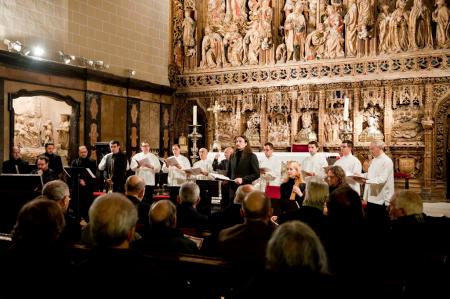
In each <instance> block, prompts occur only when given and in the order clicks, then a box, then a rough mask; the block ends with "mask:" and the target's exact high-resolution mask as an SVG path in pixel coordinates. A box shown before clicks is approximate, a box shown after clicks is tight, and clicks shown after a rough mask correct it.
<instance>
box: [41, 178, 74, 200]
mask: <svg viewBox="0 0 450 299" xmlns="http://www.w3.org/2000/svg"><path fill="white" fill-rule="evenodd" d="M68 193H69V186H67V184H66V183H64V182H63V181H61V180H56V181H50V182H48V183H47V184H45V185H44V188H43V189H42V195H44V196H45V197H47V198H48V199H50V200H54V201H60V200H63V199H64V198H65V197H66V196H67V194H68Z"/></svg>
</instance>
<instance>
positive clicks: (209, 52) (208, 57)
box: [200, 26, 225, 69]
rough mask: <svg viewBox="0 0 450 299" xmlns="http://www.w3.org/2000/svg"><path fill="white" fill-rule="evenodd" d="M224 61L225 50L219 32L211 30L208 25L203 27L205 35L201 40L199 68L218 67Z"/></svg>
mask: <svg viewBox="0 0 450 299" xmlns="http://www.w3.org/2000/svg"><path fill="white" fill-rule="evenodd" d="M224 62H225V52H224V47H223V41H222V37H221V36H220V34H218V33H215V32H213V31H212V29H211V27H210V26H206V27H205V36H204V37H203V41H202V60H201V61H200V68H210V69H213V68H219V67H222V65H223V63H224Z"/></svg>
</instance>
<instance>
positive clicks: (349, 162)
mask: <svg viewBox="0 0 450 299" xmlns="http://www.w3.org/2000/svg"><path fill="white" fill-rule="evenodd" d="M334 165H335V166H340V167H342V169H344V171H345V174H346V175H347V177H346V182H347V184H349V185H350V187H352V189H353V190H355V191H356V192H357V193H358V195H361V188H360V186H359V183H357V182H356V181H355V180H354V179H352V178H350V177H348V176H349V175H353V174H355V173H357V174H359V173H361V172H362V165H361V162H360V161H359V160H358V158H356V157H355V156H353V155H352V154H348V155H347V156H342V157H341V158H340V159H339V160H337V161H336V162H335V163H334Z"/></svg>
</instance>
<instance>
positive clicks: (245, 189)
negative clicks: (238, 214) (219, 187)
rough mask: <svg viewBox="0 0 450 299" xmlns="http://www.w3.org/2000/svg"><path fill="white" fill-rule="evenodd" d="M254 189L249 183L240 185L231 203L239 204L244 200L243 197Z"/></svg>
mask: <svg viewBox="0 0 450 299" xmlns="http://www.w3.org/2000/svg"><path fill="white" fill-rule="evenodd" d="M254 190H255V188H253V185H251V184H246V185H240V186H239V187H238V188H237V190H236V193H235V195H234V201H233V203H235V204H238V205H241V204H242V203H243V202H244V198H245V197H246V196H247V194H249V193H250V192H252V191H254Z"/></svg>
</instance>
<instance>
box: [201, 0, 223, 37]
mask: <svg viewBox="0 0 450 299" xmlns="http://www.w3.org/2000/svg"><path fill="white" fill-rule="evenodd" d="M224 18H225V0H208V20H207V24H208V26H211V27H213V28H217V27H221V26H222V22H223V19H224ZM205 35H206V32H205Z"/></svg>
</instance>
